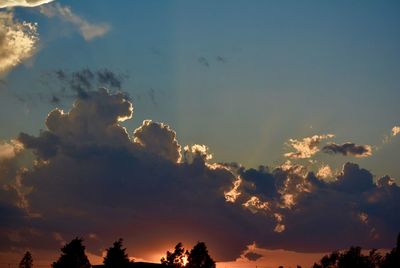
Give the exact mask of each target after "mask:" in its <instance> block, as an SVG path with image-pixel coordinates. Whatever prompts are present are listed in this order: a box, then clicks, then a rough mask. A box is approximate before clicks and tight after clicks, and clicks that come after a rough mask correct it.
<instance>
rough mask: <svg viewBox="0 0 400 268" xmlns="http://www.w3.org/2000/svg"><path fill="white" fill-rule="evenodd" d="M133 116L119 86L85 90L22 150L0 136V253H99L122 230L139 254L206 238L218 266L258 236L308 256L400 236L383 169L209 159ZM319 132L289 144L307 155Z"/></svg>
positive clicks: (396, 190)
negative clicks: (330, 172)
mask: <svg viewBox="0 0 400 268" xmlns="http://www.w3.org/2000/svg"><path fill="white" fill-rule="evenodd" d="M133 111H134V107H133V104H132V102H131V101H130V100H129V98H127V96H126V95H125V94H123V93H121V92H118V91H116V92H110V91H108V90H106V89H99V90H96V91H94V90H90V91H85V94H83V95H80V94H77V99H76V101H75V102H74V104H73V106H72V108H71V109H70V110H69V111H63V110H60V109H55V110H53V111H51V112H50V113H49V114H48V116H47V118H46V120H45V124H46V128H47V129H46V130H43V131H41V132H40V133H39V135H37V136H34V135H30V134H26V133H21V134H20V135H19V137H18V143H16V144H21V145H20V147H19V149H18V150H14V149H12V148H11V147H10V146H11V144H10V143H3V144H4V146H2V147H0V150H3V153H0V155H4V157H2V158H1V159H0V170H1V172H0V174H1V175H0V184H1V187H0V191H1V194H0V212H1V214H2V215H4V219H3V220H2V221H1V223H0V237H1V239H0V241H2V242H1V243H0V250H2V251H7V250H10V249H11V248H21V249H22V248H23V249H25V248H26V247H30V248H41V249H55V248H58V247H59V243H60V238H63V240H68V237H71V236H75V235H82V236H84V237H93V236H95V237H96V238H97V239H90V240H88V241H87V244H88V249H89V250H90V251H91V252H96V253H97V254H98V255H101V252H102V251H103V250H104V248H105V247H107V246H109V244H110V242H111V241H113V240H114V239H116V238H117V237H124V238H125V239H126V241H127V244H126V246H127V247H128V249H129V251H131V252H135V255H136V256H141V255H144V254H146V252H148V251H150V250H157V248H155V247H157V246H158V247H160V249H164V248H165V247H164V245H166V244H171V243H175V242H178V241H182V242H184V243H185V244H191V243H193V242H195V241H197V240H202V241H206V242H207V245H209V248H210V251H211V252H213V255H215V256H216V259H217V260H219V261H222V260H234V259H236V258H237V257H238V256H240V254H241V253H242V252H243V251H244V250H245V249H246V248H247V246H248V245H250V244H252V243H254V242H255V243H257V246H258V247H260V248H269V249H278V248H283V249H287V250H297V251H308V252H312V251H330V250H332V249H338V248H344V247H348V246H349V245H351V244H355V243H357V244H361V245H362V246H365V247H379V248H385V247H391V245H392V242H393V237H394V236H395V234H396V233H397V232H398V231H399V230H398V226H400V216H399V215H398V213H397V212H398V211H399V210H400V187H399V186H398V185H397V184H396V183H395V181H394V179H393V178H391V177H389V176H385V177H382V178H379V179H378V180H376V181H374V179H373V176H372V174H371V173H370V172H369V171H368V170H365V169H363V168H361V167H359V166H358V165H357V164H354V163H349V162H348V163H345V164H344V166H343V169H342V171H341V172H340V174H339V175H337V176H336V177H335V178H334V179H333V180H330V181H326V180H324V177H323V175H321V174H322V173H321V174H319V175H315V174H314V173H313V172H312V171H310V170H308V169H307V168H306V167H304V166H302V165H300V164H296V163H292V162H285V163H284V164H282V165H280V166H278V167H274V168H269V167H267V166H260V167H258V168H256V169H255V168H246V167H244V166H242V165H240V164H239V163H213V162H211V159H212V154H211V153H210V149H209V148H208V147H207V146H205V145H198V144H195V145H185V146H182V145H181V144H180V143H179V140H178V136H179V135H178V134H177V133H175V131H174V130H173V129H172V128H171V127H170V126H168V125H167V124H165V123H158V122H153V121H151V120H145V121H144V122H143V123H142V124H141V125H140V126H139V127H138V128H136V129H135V130H134V131H133V132H130V131H128V130H127V129H126V128H124V127H123V126H122V125H121V122H123V121H126V120H130V119H131V118H132V117H133ZM326 137H327V136H326ZM320 139H321V137H319V136H318V137H316V138H314V139H311V140H310V142H308V140H304V141H300V143H296V144H300V145H302V146H299V147H298V148H300V147H301V148H303V145H304V144H305V145H304V146H306V147H307V146H308V147H309V148H311V149H310V150H311V151H308V152H307V154H309V155H312V154H313V153H314V151H315V148H314V144H316V143H318V142H319V140H320ZM22 146H23V148H25V149H23V150H22V149H21V148H22ZM30 152H32V153H33V158H34V162H33V163H32V165H31V166H28V167H26V165H23V163H24V161H21V158H22V157H23V156H24V154H29V153H30ZM325 173H326V172H325ZM110 219H114V220H110ZM65 222H68V224H65ZM321 241H322V242H321ZM155 245H157V246H155ZM248 258H250V259H251V258H253V259H256V258H257V256H255V255H249V256H248Z"/></svg>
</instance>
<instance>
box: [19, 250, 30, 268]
mask: <svg viewBox="0 0 400 268" xmlns="http://www.w3.org/2000/svg"><path fill="white" fill-rule="evenodd" d="M18 267H19V268H32V267H33V259H32V254H31V253H30V252H29V251H27V252H26V253H25V255H24V257H23V258H22V260H21V261H20V263H19V266H18Z"/></svg>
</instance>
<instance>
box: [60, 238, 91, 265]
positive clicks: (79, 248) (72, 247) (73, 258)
mask: <svg viewBox="0 0 400 268" xmlns="http://www.w3.org/2000/svg"><path fill="white" fill-rule="evenodd" d="M82 242H83V239H81V238H75V239H73V240H72V241H71V242H69V243H68V244H66V245H65V246H64V247H63V248H62V249H61V252H62V253H61V256H60V258H59V259H58V261H56V262H54V263H53V264H52V267H53V268H90V267H91V265H90V262H89V260H88V258H87V256H86V254H85V247H84V246H83V245H82Z"/></svg>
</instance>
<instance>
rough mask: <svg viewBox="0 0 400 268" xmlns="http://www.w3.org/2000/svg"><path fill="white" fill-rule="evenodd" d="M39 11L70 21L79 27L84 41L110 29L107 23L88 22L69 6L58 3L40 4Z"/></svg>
mask: <svg viewBox="0 0 400 268" xmlns="http://www.w3.org/2000/svg"><path fill="white" fill-rule="evenodd" d="M40 12H41V13H42V14H43V15H45V16H47V17H49V18H52V17H59V18H60V19H62V20H63V21H66V22H68V23H71V24H72V25H74V26H75V27H77V28H78V29H79V32H80V33H81V35H82V37H83V38H84V39H85V40H86V41H91V40H93V39H95V38H98V37H102V36H104V35H105V34H106V33H107V32H109V31H110V29H111V26H110V25H109V24H107V23H99V24H94V23H90V22H88V21H87V20H85V19H84V18H82V17H80V16H78V15H76V14H75V13H73V11H72V9H71V8H70V7H68V6H62V5H60V4H58V3H55V4H53V5H46V6H41V7H40Z"/></svg>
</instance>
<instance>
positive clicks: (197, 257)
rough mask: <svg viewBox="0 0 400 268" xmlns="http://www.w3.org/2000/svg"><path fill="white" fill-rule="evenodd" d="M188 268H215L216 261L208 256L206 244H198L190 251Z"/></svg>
mask: <svg viewBox="0 0 400 268" xmlns="http://www.w3.org/2000/svg"><path fill="white" fill-rule="evenodd" d="M186 267H187V268H215V261H214V260H213V259H212V258H211V257H210V255H208V250H207V247H206V244H204V243H203V242H198V243H197V244H196V245H195V246H194V247H193V249H192V250H191V251H190V253H189V256H188V263H187V265H186Z"/></svg>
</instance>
